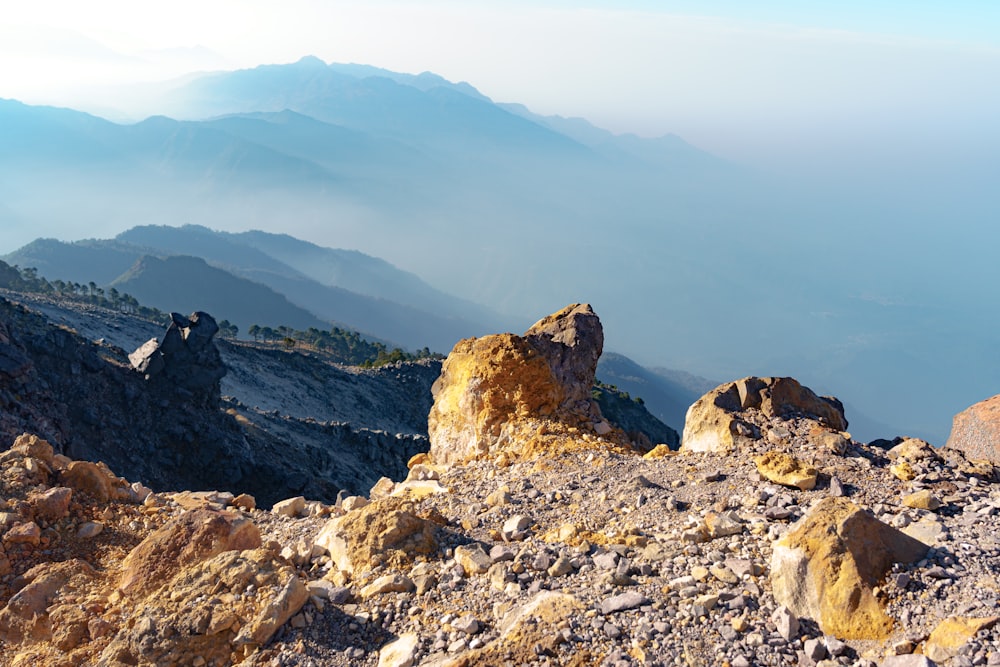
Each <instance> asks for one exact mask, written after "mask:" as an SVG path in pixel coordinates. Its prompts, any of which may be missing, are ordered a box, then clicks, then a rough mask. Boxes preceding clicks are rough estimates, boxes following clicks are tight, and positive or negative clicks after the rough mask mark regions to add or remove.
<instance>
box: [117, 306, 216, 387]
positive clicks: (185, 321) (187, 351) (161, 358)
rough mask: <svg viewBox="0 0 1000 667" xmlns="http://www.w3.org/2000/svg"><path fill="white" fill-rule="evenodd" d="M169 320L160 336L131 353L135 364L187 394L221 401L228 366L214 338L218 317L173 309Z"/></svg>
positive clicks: (149, 378) (146, 373)
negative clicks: (176, 311)
mask: <svg viewBox="0 0 1000 667" xmlns="http://www.w3.org/2000/svg"><path fill="white" fill-rule="evenodd" d="M170 320H171V321H170V326H168V327H167V330H166V332H165V333H164V334H163V338H162V339H161V340H159V341H158V340H157V339H155V338H153V339H150V340H149V341H147V342H146V343H144V344H143V345H142V346H141V347H139V348H138V349H137V350H136V351H135V352H133V353H132V354H130V355H129V361H130V362H131V363H132V367H133V368H135V369H136V370H137V371H139V372H140V373H142V374H143V375H144V376H145V377H146V379H147V380H152V381H158V382H165V383H168V384H170V385H171V386H172V387H173V388H174V389H175V390H176V391H177V392H180V393H182V394H183V395H185V396H193V397H199V398H202V399H205V400H208V401H213V400H214V401H215V402H218V399H219V381H220V380H222V378H223V377H225V375H226V366H225V364H223V363H222V357H221V356H220V354H219V349H218V348H217V347H216V346H215V344H214V343H213V342H212V339H213V338H214V337H215V334H217V333H218V332H219V325H218V324H217V323H216V321H215V318H213V317H212V316H211V315H209V314H208V313H203V312H201V311H198V312H196V313H192V314H191V315H190V316H189V317H184V316H183V315H181V314H180V313H171V314H170Z"/></svg>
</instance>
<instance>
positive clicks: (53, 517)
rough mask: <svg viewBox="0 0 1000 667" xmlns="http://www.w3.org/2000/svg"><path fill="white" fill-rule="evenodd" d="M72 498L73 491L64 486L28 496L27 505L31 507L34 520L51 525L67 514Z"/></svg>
mask: <svg viewBox="0 0 1000 667" xmlns="http://www.w3.org/2000/svg"><path fill="white" fill-rule="evenodd" d="M72 498H73V489H68V488H66V487H65V486H58V487H56V488H54V489H48V490H46V491H42V492H41V493H32V494H30V495H29V496H28V504H29V505H31V509H32V512H33V513H34V516H35V518H36V519H43V520H45V521H48V522H49V523H52V522H53V521H58V520H59V519H61V518H63V517H64V516H66V515H67V514H69V503H70V500H71V499H72Z"/></svg>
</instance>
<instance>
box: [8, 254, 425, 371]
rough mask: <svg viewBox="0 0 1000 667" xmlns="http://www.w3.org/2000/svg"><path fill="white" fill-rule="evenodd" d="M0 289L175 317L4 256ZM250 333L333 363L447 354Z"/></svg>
mask: <svg viewBox="0 0 1000 667" xmlns="http://www.w3.org/2000/svg"><path fill="white" fill-rule="evenodd" d="M0 288H3V289H9V290H12V291H16V292H29V293H34V294H47V295H51V296H52V297H57V298H61V299H70V300H73V301H76V302H78V303H86V304H90V305H93V306H98V307H101V308H108V309H110V310H116V311H118V312H120V313H126V314H129V315H135V316H138V317H141V318H143V319H146V320H149V321H151V322H156V323H157V324H162V325H163V326H164V327H166V326H167V325H169V323H170V321H171V320H170V314H169V313H164V312H163V311H161V310H159V309H158V308H151V307H149V306H144V305H142V304H141V303H139V301H138V299H136V298H135V297H134V296H132V295H131V294H127V293H122V292H119V290H117V289H115V288H114V287H111V288H109V289H107V290H105V289H103V288H101V287H99V286H98V285H97V284H96V283H94V282H93V281H91V282H89V283H87V284H85V285H84V284H81V283H75V282H66V281H63V280H53V281H49V280H47V279H46V278H44V277H42V276H39V275H38V270H37V269H34V268H27V269H22V268H20V267H18V266H11V265H10V264H7V263H6V262H4V261H2V260H0ZM218 324H219V334H218V335H219V337H220V338H225V339H228V340H236V338H237V336H238V335H239V328H238V327H237V326H236V325H235V324H232V323H230V322H229V320H225V319H223V320H219V322H218ZM247 335H248V336H249V337H250V338H252V339H253V341H254V342H255V343H258V344H265V345H277V346H281V347H283V348H285V349H288V350H294V349H306V350H312V351H316V352H319V353H321V354H323V356H325V357H326V358H328V359H329V360H331V361H333V362H335V363H340V364H344V365H348V366H361V367H363V368H377V367H379V366H384V365H386V364H391V363H395V362H397V361H415V360H417V359H428V358H432V359H443V358H444V356H443V355H441V354H437V353H434V352H431V351H430V350H429V349H428V348H426V347H425V348H423V349H422V350H418V351H417V352H415V353H411V352H406V351H405V350H403V349H401V348H399V347H395V348H392V349H389V347H388V346H387V345H386V344H385V343H382V342H379V341H370V340H367V339H365V338H364V337H362V336H361V334H359V333H357V332H356V331H351V330H349V329H343V328H341V327H336V326H335V327H333V328H331V329H330V330H329V331H322V330H320V329H318V328H316V327H310V328H308V329H306V330H305V331H298V330H295V329H292V328H291V327H287V326H279V327H269V326H260V325H257V324H253V325H251V326H250V327H249V329H248V330H247Z"/></svg>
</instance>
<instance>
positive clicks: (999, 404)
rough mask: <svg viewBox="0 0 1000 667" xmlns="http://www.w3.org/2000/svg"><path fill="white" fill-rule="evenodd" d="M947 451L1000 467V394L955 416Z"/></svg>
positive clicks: (946, 445)
mask: <svg viewBox="0 0 1000 667" xmlns="http://www.w3.org/2000/svg"><path fill="white" fill-rule="evenodd" d="M945 447H946V448H950V449H957V450H960V451H961V452H963V453H964V454H965V456H966V457H967V458H969V459H970V460H973V461H989V462H990V463H992V464H994V465H1000V394H997V395H996V396H994V397H992V398H987V399H986V400H985V401H980V402H979V403H976V404H975V405H973V406H972V407H970V408H967V409H966V410H963V411H962V412H959V413H958V414H957V415H955V418H954V420H952V425H951V435H949V436H948V442H947V443H946V444H945Z"/></svg>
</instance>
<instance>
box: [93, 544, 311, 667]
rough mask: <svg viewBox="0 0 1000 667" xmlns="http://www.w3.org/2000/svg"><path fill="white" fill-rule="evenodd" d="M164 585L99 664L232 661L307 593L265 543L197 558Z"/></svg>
mask: <svg viewBox="0 0 1000 667" xmlns="http://www.w3.org/2000/svg"><path fill="white" fill-rule="evenodd" d="M165 590H166V591H169V593H164V594H156V595H150V596H149V597H148V598H146V600H145V601H144V603H143V604H142V606H141V607H137V608H136V609H137V610H139V613H138V615H137V617H136V618H135V619H134V622H131V623H128V624H126V625H124V626H123V627H122V628H121V629H120V630H119V631H118V633H117V634H116V635H115V637H114V638H113V639H112V640H111V642H110V643H109V644H108V646H107V648H105V649H104V651H103V653H102V654H101V658H102V662H101V664H122V663H124V664H145V665H153V664H155V665H161V664H162V665H167V664H176V665H191V664H233V663H236V662H239V661H241V660H242V659H243V658H244V657H246V656H247V655H248V654H249V653H251V652H253V651H254V650H256V649H257V648H259V647H260V646H263V645H264V644H265V643H267V641H268V640H269V639H270V638H271V636H272V635H273V634H274V632H275V631H276V630H277V629H278V628H279V627H281V625H283V624H284V623H285V622H286V621H288V619H290V618H291V617H292V616H293V615H295V614H296V613H298V611H299V610H300V609H301V608H302V605H303V604H305V602H306V600H308V598H309V591H308V589H307V588H306V585H305V583H304V582H303V581H302V580H301V579H299V577H298V576H297V575H296V573H295V569H294V568H293V567H292V566H290V565H288V564H286V563H285V562H284V561H283V560H282V559H281V558H280V557H279V556H278V554H277V553H275V552H274V551H272V550H271V549H266V548H260V549H248V550H244V551H226V552H223V553H220V554H218V555H215V556H213V557H211V558H207V559H205V560H202V561H198V562H195V563H192V564H190V565H188V566H186V567H184V568H183V569H181V570H180V571H179V572H178V573H177V574H176V575H175V576H174V577H173V578H172V579H170V580H168V581H167V587H166V589H165ZM250 591H252V593H251V592H250ZM196 658H200V659H201V660H204V662H196V661H195V659H196Z"/></svg>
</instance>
